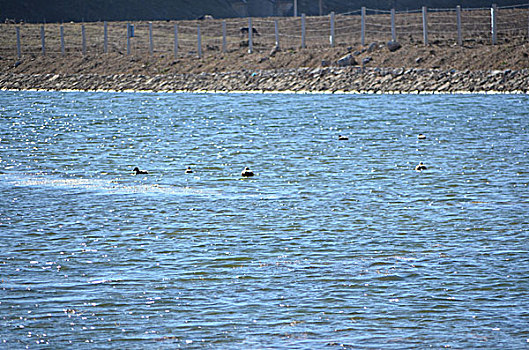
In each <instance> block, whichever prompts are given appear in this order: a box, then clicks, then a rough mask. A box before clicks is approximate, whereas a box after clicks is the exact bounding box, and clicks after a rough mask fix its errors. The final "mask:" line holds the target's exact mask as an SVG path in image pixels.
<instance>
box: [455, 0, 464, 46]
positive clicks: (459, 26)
mask: <svg viewBox="0 0 529 350" xmlns="http://www.w3.org/2000/svg"><path fill="white" fill-rule="evenodd" d="M456 14H457V44H458V45H459V46H462V45H463V36H462V34H461V6H460V5H457V7H456Z"/></svg>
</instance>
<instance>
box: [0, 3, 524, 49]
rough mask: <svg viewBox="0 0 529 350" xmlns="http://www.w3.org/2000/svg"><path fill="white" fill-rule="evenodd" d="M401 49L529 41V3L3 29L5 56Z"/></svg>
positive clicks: (0, 42) (0, 28) (6, 25)
mask: <svg viewBox="0 0 529 350" xmlns="http://www.w3.org/2000/svg"><path fill="white" fill-rule="evenodd" d="M389 40H396V41H399V42H400V43H402V44H423V45H429V44H435V45H440V46H442V45H454V44H456V45H457V44H458V45H473V44H491V45H495V44H498V45H501V44H504V43H526V42H528V41H529V4H526V5H520V6H517V7H495V6H493V7H492V8H468V9H462V8H460V7H457V8H453V9H426V8H422V9H418V10H413V11H399V12H397V11H394V10H391V11H385V10H377V9H369V8H362V9H359V10H358V11H353V12H348V13H343V14H336V15H335V14H334V13H331V14H330V15H328V16H305V15H302V16H301V17H269V18H231V19H206V20H193V21H154V22H147V21H138V22H134V23H132V24H129V23H127V22H108V23H106V22H92V23H73V22H70V23H63V24H60V23H46V24H29V23H22V24H15V23H3V24H0V56H2V57H13V56H14V57H18V58H21V57H22V56H25V55H33V56H35V55H49V56H51V57H54V56H59V55H63V56H66V55H97V54H103V53H119V54H124V55H125V54H128V55H146V54H147V55H148V54H150V55H174V56H175V57H182V56H186V55H195V56H196V55H198V56H202V55H207V54H215V53H219V52H233V51H240V50H241V49H244V50H248V51H249V52H254V51H258V52H260V51H263V50H270V49H272V48H274V47H276V46H279V47H281V48H282V49H289V48H294V49H297V48H300V47H301V48H308V49H310V48H311V47H312V48H323V47H331V46H354V45H367V44H369V43H371V42H386V41H389Z"/></svg>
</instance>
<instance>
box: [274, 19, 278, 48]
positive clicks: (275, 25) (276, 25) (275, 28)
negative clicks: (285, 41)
mask: <svg viewBox="0 0 529 350" xmlns="http://www.w3.org/2000/svg"><path fill="white" fill-rule="evenodd" d="M274 31H275V34H276V47H277V48H278V49H279V26H278V24H277V19H276V20H274Z"/></svg>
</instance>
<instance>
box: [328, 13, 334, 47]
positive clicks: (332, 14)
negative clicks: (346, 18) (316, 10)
mask: <svg viewBox="0 0 529 350" xmlns="http://www.w3.org/2000/svg"><path fill="white" fill-rule="evenodd" d="M334 37H335V35H334V11H332V12H331V36H330V37H329V39H330V42H331V47H334Z"/></svg>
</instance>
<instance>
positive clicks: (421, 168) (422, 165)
mask: <svg viewBox="0 0 529 350" xmlns="http://www.w3.org/2000/svg"><path fill="white" fill-rule="evenodd" d="M426 169H428V168H427V167H426V165H424V164H423V163H422V162H419V164H417V166H415V170H417V171H422V170H426Z"/></svg>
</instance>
